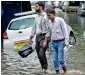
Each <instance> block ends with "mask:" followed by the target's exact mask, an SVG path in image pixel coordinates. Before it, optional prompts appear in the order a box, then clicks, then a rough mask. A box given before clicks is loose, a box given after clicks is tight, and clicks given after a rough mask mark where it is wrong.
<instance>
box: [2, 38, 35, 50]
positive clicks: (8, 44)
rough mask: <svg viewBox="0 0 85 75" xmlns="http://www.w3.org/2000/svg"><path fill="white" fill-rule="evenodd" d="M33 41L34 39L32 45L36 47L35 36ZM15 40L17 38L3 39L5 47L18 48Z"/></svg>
mask: <svg viewBox="0 0 85 75" xmlns="http://www.w3.org/2000/svg"><path fill="white" fill-rule="evenodd" d="M18 41H20V40H18ZM32 41H33V43H32V47H33V48H35V45H36V43H35V38H34V39H33V40H32ZM14 42H15V40H4V41H3V48H4V49H16V47H15V43H14Z"/></svg>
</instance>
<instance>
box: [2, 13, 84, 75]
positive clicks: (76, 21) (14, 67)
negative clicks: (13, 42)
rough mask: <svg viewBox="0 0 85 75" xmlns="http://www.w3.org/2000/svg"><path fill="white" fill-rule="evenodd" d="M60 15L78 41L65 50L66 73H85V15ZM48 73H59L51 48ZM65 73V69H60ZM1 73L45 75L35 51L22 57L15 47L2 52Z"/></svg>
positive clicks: (52, 74)
mask: <svg viewBox="0 0 85 75" xmlns="http://www.w3.org/2000/svg"><path fill="white" fill-rule="evenodd" d="M58 15H59V16H61V17H63V18H64V19H65V21H66V22H67V24H69V25H70V26H71V27H72V28H73V30H74V34H75V37H76V39H77V42H76V44H75V45H74V46H72V47H70V48H69V49H68V50H67V51H66V52H65V57H66V62H67V66H68V73H67V74H66V75H85V39H83V33H84V31H85V16H82V17H81V16H77V14H76V13H73V12H72V13H65V12H60V13H59V14H58ZM46 55H47V59H48V68H49V70H48V74H46V75H57V74H56V73H55V71H54V68H53V63H52V56H51V50H48V51H47V53H46ZM60 72H61V74H59V75H63V74H62V73H63V71H62V70H60ZM1 75H45V74H42V73H41V68H40V64H39V61H38V58H37V55H36V52H35V51H34V52H33V53H32V54H31V55H29V56H28V57H27V58H21V57H20V56H19V55H18V54H17V52H16V51H15V50H13V49H4V51H3V52H2V54H1Z"/></svg>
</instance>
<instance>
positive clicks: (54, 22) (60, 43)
mask: <svg viewBox="0 0 85 75" xmlns="http://www.w3.org/2000/svg"><path fill="white" fill-rule="evenodd" d="M46 14H47V17H48V18H49V31H48V33H47V34H46V36H45V40H47V37H50V36H51V41H52V56H53V62H54V68H55V71H56V73H59V69H60V65H61V66H62V69H63V71H64V73H66V72H67V67H66V62H65V59H64V47H65V45H66V46H67V47H68V45H69V36H68V31H67V25H66V23H65V21H64V19H63V18H60V17H56V13H55V10H53V9H51V8H50V9H47V10H46ZM43 45H46V41H45V42H44V44H43Z"/></svg>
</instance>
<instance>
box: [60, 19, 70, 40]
mask: <svg viewBox="0 0 85 75" xmlns="http://www.w3.org/2000/svg"><path fill="white" fill-rule="evenodd" d="M60 23H61V26H62V32H63V35H64V37H65V41H69V34H68V30H67V24H66V22H65V21H64V19H62V18H61V22H60Z"/></svg>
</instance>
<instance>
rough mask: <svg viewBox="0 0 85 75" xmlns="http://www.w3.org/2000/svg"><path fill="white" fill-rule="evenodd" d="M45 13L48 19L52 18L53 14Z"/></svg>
mask: <svg viewBox="0 0 85 75" xmlns="http://www.w3.org/2000/svg"><path fill="white" fill-rule="evenodd" d="M46 14H47V17H48V18H49V19H50V20H53V19H54V15H53V14H50V13H46Z"/></svg>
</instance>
